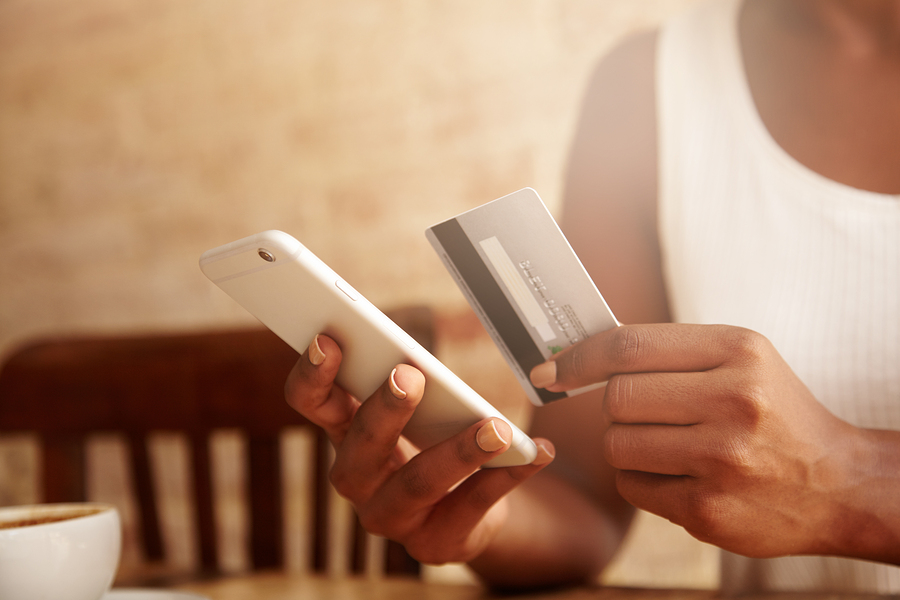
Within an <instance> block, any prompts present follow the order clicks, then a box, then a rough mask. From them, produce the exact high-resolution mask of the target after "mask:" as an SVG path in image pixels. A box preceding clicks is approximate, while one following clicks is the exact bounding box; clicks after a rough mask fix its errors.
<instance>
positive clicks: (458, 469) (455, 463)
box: [360, 418, 512, 529]
mask: <svg viewBox="0 0 900 600" xmlns="http://www.w3.org/2000/svg"><path fill="white" fill-rule="evenodd" d="M511 440H512V429H511V428H510V426H509V424H508V423H506V422H505V421H504V420H503V419H499V418H490V419H484V420H482V421H479V422H478V423H475V424H474V425H471V426H470V427H468V428H466V429H465V430H464V431H462V432H461V433H459V434H457V435H455V436H453V437H451V438H449V439H447V440H444V441H443V442H440V443H439V444H436V445H434V446H432V447H431V448H429V449H428V450H426V451H424V452H422V453H420V454H418V455H416V456H415V457H413V459H412V460H410V461H409V462H408V463H407V464H406V465H404V466H403V468H401V469H399V470H397V471H396V472H395V473H394V474H393V475H391V477H390V478H389V479H388V480H387V481H386V482H385V484H384V485H383V486H382V487H381V489H380V490H379V492H378V496H377V497H373V501H372V502H371V503H370V504H369V505H368V506H367V507H366V511H365V514H360V518H361V519H368V520H370V521H371V523H372V525H373V526H382V525H383V526H385V527H387V528H389V529H393V528H395V527H396V528H398V529H402V528H403V526H404V525H403V524H404V523H411V522H413V520H412V519H411V515H413V514H415V513H417V512H421V511H428V510H430V509H431V507H432V505H434V504H435V503H436V502H438V501H439V500H440V499H441V498H443V497H444V496H445V495H446V494H447V492H448V490H450V489H452V488H453V487H454V486H456V485H457V484H458V483H459V482H460V481H462V480H464V479H465V478H467V477H468V476H469V475H471V474H472V473H473V472H474V471H476V470H477V469H478V468H479V467H480V466H481V465H483V464H484V463H486V462H488V461H489V460H491V459H492V458H494V457H495V456H497V455H499V454H502V453H503V452H505V451H506V450H507V449H508V448H509V444H510V441H511ZM401 507H402V509H401ZM364 525H366V523H364ZM367 529H368V526H367Z"/></svg>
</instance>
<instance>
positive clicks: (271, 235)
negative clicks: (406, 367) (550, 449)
mask: <svg viewBox="0 0 900 600" xmlns="http://www.w3.org/2000/svg"><path fill="white" fill-rule="evenodd" d="M200 268H201V270H202V271H203V273H204V274H205V275H206V276H207V277H208V278H209V279H210V280H211V281H212V282H213V283H215V284H216V285H217V286H219V287H220V288H221V289H222V290H224V291H225V292H226V293H227V294H228V295H229V296H231V297H232V298H233V299H234V300H236V301H237V302H238V304H240V305H241V306H243V307H244V308H245V309H247V310H248V311H249V312H250V313H251V314H252V315H254V316H255V317H256V318H257V319H259V320H260V321H261V322H262V323H263V324H264V325H265V326H266V327H268V328H269V329H271V330H272V331H273V332H274V333H275V334H276V335H278V336H279V337H280V338H281V339H283V340H284V341H285V342H287V343H288V344H289V345H290V346H291V347H292V348H294V350H296V351H297V352H300V353H303V352H305V351H306V349H307V348H308V347H309V344H310V343H311V342H312V340H313V338H314V337H315V336H316V334H318V333H324V334H326V335H328V336H329V337H331V338H333V339H334V340H335V341H336V342H337V343H338V344H339V345H340V347H341V352H342V354H343V362H342V363H341V368H340V371H339V372H338V377H337V383H338V385H340V386H341V387H342V388H344V389H345V390H347V391H348V392H350V393H351V394H353V395H354V396H355V397H356V398H358V399H359V400H360V401H363V400H365V399H366V398H368V397H369V396H370V395H371V394H372V393H374V392H375V391H376V390H377V389H378V387H379V386H380V385H381V384H382V383H384V381H385V380H386V379H387V378H388V376H389V375H390V373H391V371H392V370H393V368H394V367H395V366H396V365H398V364H400V363H407V364H411V365H413V366H415V367H416V368H418V369H419V370H420V371H422V373H423V374H424V375H425V395H424V397H423V398H422V401H421V402H420V404H419V406H418V407H417V408H416V410H415V412H414V413H413V416H412V418H411V419H410V421H409V423H408V424H407V425H406V427H405V429H404V430H403V435H404V436H405V437H406V438H407V439H409V441H410V442H412V443H413V444H415V445H416V446H417V447H418V448H419V449H421V450H424V449H426V448H429V447H431V446H433V445H434V444H437V443H438V442H441V441H443V440H445V439H447V438H449V437H451V436H453V435H454V434H456V433H459V432H460V431H462V430H463V429H465V428H466V427H468V426H470V425H472V424H474V423H476V422H478V421H480V420H481V419H484V418H485V417H499V418H501V419H503V420H504V421H506V422H507V423H509V425H510V427H512V431H513V436H512V445H511V447H510V448H509V450H507V451H506V452H504V453H503V454H501V455H499V456H497V457H495V458H493V459H492V460H491V461H489V462H488V463H487V464H485V466H487V467H505V466H514V465H524V464H529V463H531V461H533V460H534V458H535V456H537V447H536V446H535V444H534V442H533V441H532V440H531V438H529V437H528V436H527V435H525V434H524V433H523V432H522V431H521V430H520V429H519V428H518V427H516V426H515V425H513V424H512V423H511V422H510V421H509V419H507V418H506V417H504V416H503V415H502V414H501V413H500V411H498V410H497V409H496V408H494V407H493V406H491V404H490V403H488V402H487V401H486V400H485V399H484V398H482V397H481V396H480V395H478V394H477V393H476V392H475V391H474V390H473V389H472V388H470V387H469V386H468V385H466V384H465V382H463V381H462V380H461V379H460V378H459V377H457V376H456V375H455V374H454V373H453V372H451V371H450V369H448V368H447V367H446V366H445V365H444V364H443V363H441V362H440V361H439V360H438V359H436V358H435V357H434V356H432V355H431V353H429V352H428V351H427V350H425V348H423V347H422V346H420V345H419V344H418V343H417V342H416V341H415V340H414V339H413V338H412V337H411V336H409V335H408V334H407V333H406V332H405V331H403V330H402V329H401V328H400V327H399V326H398V325H396V324H395V323H394V322H393V321H391V320H390V319H389V318H388V317H387V316H386V315H385V314H384V313H382V312H381V311H380V310H378V309H377V308H376V307H375V306H374V305H373V304H372V303H371V302H369V301H368V300H366V299H365V298H363V296H362V295H361V294H360V293H359V292H357V291H356V290H355V289H353V288H352V287H351V286H350V285H349V284H348V283H347V282H346V281H344V280H343V279H341V278H340V277H339V276H338V275H337V273H335V272H334V271H332V270H331V269H330V268H329V267H328V265H326V264H325V263H324V262H322V261H321V260H319V258H317V257H316V256H315V255H314V254H313V253H312V252H311V251H310V250H308V249H307V248H306V247H304V246H303V244H301V243H300V242H299V241H297V240H296V239H294V238H293V237H291V236H290V235H288V234H286V233H284V232H281V231H264V232H262V233H258V234H256V235H253V236H250V237H247V238H244V239H241V240H237V241H235V242H232V243H230V244H226V245H224V246H220V247H218V248H214V249H212V250H208V251H206V252H204V253H203V256H201V257H200Z"/></svg>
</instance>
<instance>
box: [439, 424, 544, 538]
mask: <svg viewBox="0 0 900 600" xmlns="http://www.w3.org/2000/svg"><path fill="white" fill-rule="evenodd" d="M534 442H535V444H536V445H537V448H538V455H537V457H536V458H535V459H534V461H532V462H531V464H528V465H521V466H516V467H508V468H501V469H482V470H480V471H478V472H476V473H474V474H473V475H472V476H471V477H469V478H468V479H466V480H465V481H463V482H462V483H461V484H460V485H459V486H458V487H457V488H456V489H455V490H453V492H451V493H450V494H448V495H447V497H446V498H444V499H443V500H441V502H440V503H439V504H438V505H437V506H436V507H435V509H434V511H433V512H432V514H431V516H430V517H429V519H428V523H426V526H427V527H429V528H431V529H432V530H433V531H439V530H445V531H444V532H443V534H441V535H442V537H443V536H446V535H450V534H452V532H453V530H458V531H469V530H471V529H472V528H474V527H475V525H476V524H477V523H478V521H480V520H481V518H482V517H483V516H484V514H485V513H486V512H487V511H488V509H490V508H491V506H493V505H494V504H496V503H497V502H498V501H499V500H500V499H501V498H503V497H504V496H505V495H506V494H508V493H509V492H511V491H512V490H513V489H515V488H516V487H517V486H519V485H520V484H522V483H523V482H524V481H525V480H527V479H528V478H530V477H532V476H533V475H534V474H535V473H537V472H538V471H540V470H541V469H543V468H544V467H546V466H547V465H549V464H550V463H551V462H552V461H553V458H554V457H555V455H556V450H555V448H554V446H553V444H552V443H551V442H550V441H549V440H545V439H541V438H537V439H535V440H534Z"/></svg>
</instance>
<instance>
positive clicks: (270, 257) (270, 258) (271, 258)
mask: <svg viewBox="0 0 900 600" xmlns="http://www.w3.org/2000/svg"><path fill="white" fill-rule="evenodd" d="M259 257H260V258H261V259H263V260H264V261H266V262H275V255H274V254H272V253H271V252H269V251H268V250H266V249H265V248H260V249H259Z"/></svg>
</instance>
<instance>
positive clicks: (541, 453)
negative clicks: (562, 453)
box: [531, 443, 556, 467]
mask: <svg viewBox="0 0 900 600" xmlns="http://www.w3.org/2000/svg"><path fill="white" fill-rule="evenodd" d="M555 457H556V450H555V449H554V448H553V447H552V446H551V447H547V445H546V444H543V443H538V444H537V456H535V457H534V460H533V461H531V464H533V465H534V466H536V467H539V466H541V465H546V464H547V463H548V462H550V461H551V460H553V459H554V458H555Z"/></svg>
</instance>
